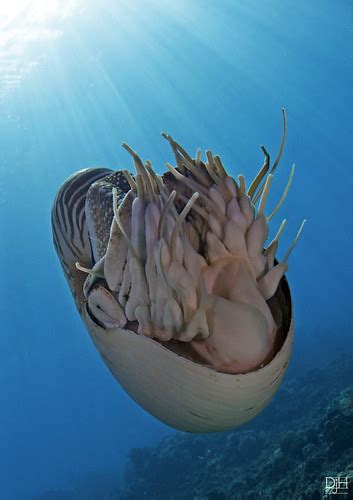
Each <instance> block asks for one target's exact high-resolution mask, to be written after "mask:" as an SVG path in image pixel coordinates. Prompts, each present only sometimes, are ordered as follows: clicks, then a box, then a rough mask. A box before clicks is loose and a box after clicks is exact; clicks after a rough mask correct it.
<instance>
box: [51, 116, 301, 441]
mask: <svg viewBox="0 0 353 500" xmlns="http://www.w3.org/2000/svg"><path fill="white" fill-rule="evenodd" d="M283 117H284V134H283V139H282V144H281V147H280V151H279V153H278V156H277V159H276V161H275V163H274V165H273V166H272V169H271V168H270V159H269V155H268V153H267V152H266V150H265V148H263V151H264V153H265V163H264V165H263V167H262V168H261V170H260V172H259V173H258V174H257V176H256V177H255V179H254V180H253V182H252V183H251V184H250V186H249V187H248V188H246V185H245V179H244V177H243V176H242V175H240V176H239V177H238V180H237V181H235V180H234V179H233V178H232V177H231V176H230V175H228V174H227V172H226V170H225V168H224V167H223V165H222V162H221V160H220V158H219V157H218V156H213V155H212V153H211V152H210V151H207V152H206V158H207V159H206V161H205V162H204V161H202V159H201V152H200V151H198V152H197V154H196V157H195V159H193V158H191V157H190V156H189V155H188V154H187V153H186V151H185V150H184V149H183V148H182V147H181V146H180V145H179V144H178V143H176V142H175V141H174V140H173V139H172V138H171V137H170V136H168V135H165V134H164V137H165V138H166V139H167V140H168V141H169V143H170V145H171V147H172V150H173V152H174V155H175V158H176V166H175V167H173V166H172V165H170V164H167V166H168V168H169V172H167V173H166V174H164V175H163V176H162V177H161V176H159V175H157V174H156V172H155V171H154V170H153V167H152V165H151V163H150V162H149V161H147V162H146V163H145V164H144V163H143V162H142V161H141V159H140V158H139V156H138V155H137V154H136V153H135V152H134V151H133V150H132V149H131V148H130V147H129V146H127V145H126V144H124V147H125V149H127V151H128V152H129V153H130V154H131V155H132V158H133V160H134V164H135V168H136V175H135V176H134V177H133V176H132V175H131V174H130V173H129V172H128V171H126V170H125V171H117V172H114V171H111V170H108V169H103V168H100V169H87V170H83V171H81V172H78V173H77V174H75V175H73V176H72V177H70V178H69V179H68V180H67V181H66V182H65V183H64V185H63V186H62V188H61V189H60V191H59V192H58V194H57V196H56V199H55V202H54V206H53V211H52V222H53V235H54V243H55V247H56V250H57V253H58V255H59V258H60V261H61V263H62V266H63V269H64V272H65V275H66V278H67V280H68V282H69V285H70V287H71V290H72V292H73V295H74V298H75V301H76V305H77V307H78V309H79V312H80V314H81V316H82V318H83V321H84V323H85V325H86V327H87V329H88V331H89V333H90V335H91V337H92V339H93V341H94V343H95V345H96V346H97V348H98V350H99V352H100V353H101V355H102V357H103V359H104V360H105V362H106V363H107V365H108V367H109V368H110V370H111V372H112V373H113V375H114V376H115V377H116V378H117V379H118V381H119V382H120V383H121V385H122V386H123V387H124V388H125V390H126V391H127V392H128V393H129V394H130V395H131V396H132V397H133V398H134V399H135V400H136V401H137V402H138V403H139V404H140V405H141V406H142V407H144V408H145V409H146V410H148V411H149V412H150V413H152V414H153V415H155V416H156V417H157V418H159V419H160V420H162V421H164V422H166V423H167V424H169V425H171V426H173V427H176V428H179V429H183V430H187V431H192V432H210V431H220V430H225V429H228V428H231V427H235V426H237V425H240V424H242V423H244V422H246V421H247V420H249V419H250V418H252V417H254V416H255V415H256V414H257V413H259V412H260V411H261V409H262V408H264V406H265V405H266V404H267V403H268V402H269V401H270V400H271V398H272V396H273V395H274V393H275V392H276V390H277V388H278V387H279V384H280V381H281V380H282V378H283V375H284V372H285V368H286V366H287V363H288V360H289V357H290V352H291V344H292V337H293V313H292V304H291V297H290V292H289V288H288V284H287V281H286V279H285V277H284V273H285V271H286V269H287V263H286V261H287V258H288V256H289V253H290V251H291V250H292V248H293V247H294V244H295V242H296V241H297V239H298V236H299V234H300V232H301V231H299V232H298V234H297V237H296V238H295V240H294V242H293V244H292V246H291V247H290V249H289V250H288V252H287V254H286V256H285V257H284V259H283V260H282V261H281V262H280V263H278V262H277V260H276V259H275V252H276V250H277V247H278V241H279V237H280V234H281V232H282V230H283V228H284V226H285V221H283V223H282V224H281V226H280V228H279V230H278V233H277V235H276V236H275V238H274V239H273V240H272V242H270V243H269V244H268V245H267V246H265V242H266V240H267V238H268V231H269V230H268V222H269V220H270V219H271V218H272V216H273V215H274V214H275V213H276V212H277V210H278V209H279V207H280V205H281V204H282V202H283V200H284V198H285V196H286V194H287V191H288V189H289V186H290V183H291V180H292V177H293V172H294V168H293V169H292V172H291V175H290V179H289V182H288V185H287V187H286V189H285V191H284V193H283V196H282V198H281V199H280V200H279V202H278V204H277V205H276V206H275V207H274V208H273V210H272V212H271V213H270V215H269V216H266V215H265V207H266V202H267V198H268V193H269V189H270V186H271V182H272V179H273V172H274V170H275V168H276V166H277V164H278V162H279V159H280V156H281V152H282V149H283V145H284V139H285V131H286V121H285V113H284V111H283Z"/></svg>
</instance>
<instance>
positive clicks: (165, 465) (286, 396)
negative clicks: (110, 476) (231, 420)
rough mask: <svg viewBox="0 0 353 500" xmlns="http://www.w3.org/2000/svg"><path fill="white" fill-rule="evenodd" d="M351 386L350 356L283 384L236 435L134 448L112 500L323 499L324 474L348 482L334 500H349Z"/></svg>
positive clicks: (185, 437) (191, 437) (165, 441)
mask: <svg viewBox="0 0 353 500" xmlns="http://www.w3.org/2000/svg"><path fill="white" fill-rule="evenodd" d="M352 384H353V353H351V354H346V355H341V356H340V357H339V358H338V359H335V360H334V361H332V362H331V363H330V364H329V365H328V366H326V367H324V368H322V369H312V370H309V371H308V372H307V373H306V374H305V375H304V376H302V377H297V378H291V379H289V380H288V381H286V382H285V383H284V384H283V386H282V388H281V389H280V391H279V393H278V395H277V397H276V398H275V400H274V401H273V403H272V404H271V405H270V406H269V407H268V408H267V409H266V410H265V411H264V412H263V413H262V414H261V415H260V416H258V417H257V418H256V419H255V420H253V421H252V422H251V423H249V424H247V425H245V426H243V427H241V428H239V429H236V430H234V431H232V432H227V433H220V434H214V435H206V436H205V435H202V436H197V435H189V434H184V435H183V434H178V435H176V436H173V437H168V438H165V439H163V440H162V441H161V442H160V443H159V444H158V445H157V446H154V447H152V448H138V449H132V450H131V452H130V455H129V462H128V464H127V467H126V473H125V487H124V489H122V490H121V491H120V493H119V496H118V498H119V499H121V500H138V499H142V498H146V499H150V498H151V499H152V498H153V499H160V500H162V499H163V500H167V499H170V500H172V499H185V500H186V499H193V500H225V499H239V500H243V499H244V500H245V499H254V500H255V499H256V500H257V499H283V500H289V499H296V500H299V499H313V500H314V499H321V498H323V497H324V490H325V484H326V480H325V477H326V476H330V477H338V476H340V477H342V478H345V477H348V478H349V479H348V484H349V483H351V484H350V485H349V488H348V494H347V495H344V496H341V495H339V498H344V499H345V500H348V498H353V385H352ZM330 481H331V480H330ZM330 481H329V484H331V483H332V481H331V482H330ZM342 486H343V484H342ZM349 490H350V491H349ZM341 492H342V493H347V490H346V489H342V490H341ZM331 496H333V498H337V495H330V497H331ZM327 498H329V496H327Z"/></svg>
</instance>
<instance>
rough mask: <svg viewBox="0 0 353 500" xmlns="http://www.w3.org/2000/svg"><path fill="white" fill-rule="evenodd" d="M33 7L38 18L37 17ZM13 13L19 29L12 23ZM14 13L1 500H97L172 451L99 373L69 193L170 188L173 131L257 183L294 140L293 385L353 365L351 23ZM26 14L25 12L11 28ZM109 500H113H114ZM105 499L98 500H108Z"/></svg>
mask: <svg viewBox="0 0 353 500" xmlns="http://www.w3.org/2000/svg"><path fill="white" fill-rule="evenodd" d="M22 4H23V5H22ZM1 9H3V10H4V11H3V12H2V10H1ZM6 9H7V7H1V8H0V14H2V21H1V31H0V144H1V154H0V228H1V236H0V241H1V245H0V255H1V258H0V261H1V268H2V270H1V274H2V279H1V285H2V286H1V300H0V311H1V318H2V321H1V325H2V326H1V353H0V398H1V412H0V424H1V425H0V443H1V447H0V450H1V451H0V488H1V495H0V496H1V498H3V499H5V500H12V499H26V500H27V499H31V498H33V497H34V496H35V495H38V494H40V493H41V492H42V491H44V490H50V489H53V490H54V489H60V488H63V489H65V488H70V487H72V485H74V486H75V485H77V484H85V485H87V487H88V488H92V489H93V488H97V491H101V492H102V495H103V493H105V492H106V491H114V488H116V485H117V484H118V481H119V478H120V475H121V473H122V470H123V467H124V464H125V460H126V454H127V452H128V450H129V449H130V448H131V447H134V446H144V445H145V444H148V443H152V442H155V441H157V440H158V439H159V438H160V437H161V436H163V435H165V434H167V433H172V432H174V431H172V430H170V429H169V428H167V427H166V426H164V425H163V424H161V423H160V422H158V421H156V420H155V419H154V418H153V417H151V416H150V415H148V414H147V413H146V412H144V411H143V410H142V409H140V408H139V407H138V406H137V405H136V404H135V403H134V402H133V401H131V400H130V398H129V397H128V396H127V395H126V394H125V393H124V392H123V390H122V389H121V388H120V387H119V386H118V384H117V383H116V381H115V380H114V379H113V377H112V376H111V375H110V373H109V371H108V370H107V368H106V366H105V365H104V364H103V363H102V361H101V359H100V357H99V355H98V354H97V352H96V351H95V348H94V346H93V345H92V342H91V340H90V338H89V336H88V335H87V333H86V331H85V329H84V326H83V325H82V323H81V320H80V317H79V315H78V314H77V312H76V310H75V307H74V304H73V301H72V298H71V295H70V293H69V290H68V287H67V285H66V282H65V280H64V277H63V275H62V272H61V268H60V266H59V263H58V260H57V256H56V254H55V251H54V248H53V245H52V240H51V224H50V210H51V205H52V202H53V199H54V196H55V194H56V192H57V190H58V188H59V187H60V186H61V184H62V182H63V181H64V180H65V179H66V178H67V177H68V176H69V175H71V174H72V173H74V172H76V171H77V170H79V169H81V168H85V167H90V166H107V167H109V168H114V169H120V168H130V169H132V164H131V159H130V157H129V155H128V154H127V153H126V151H124V150H123V149H122V148H121V146H120V145H121V143H122V142H128V143H129V144H130V145H131V146H132V147H133V148H134V149H135V150H137V151H138V152H139V154H140V155H141V157H142V158H144V159H146V158H149V159H151V161H152V163H153V164H154V166H155V168H156V169H157V170H158V172H160V173H161V172H163V171H164V170H165V167H164V164H165V162H166V161H171V160H172V154H171V151H170V149H169V146H168V144H167V142H166V141H165V140H164V139H163V138H162V137H161V136H160V132H161V131H166V132H168V133H170V134H171V135H172V136H173V137H175V139H176V140H178V141H179V142H180V143H181V144H182V145H183V146H184V147H185V148H186V149H187V150H188V151H191V152H194V151H195V150H196V149H197V148H198V147H201V148H202V150H205V149H208V148H209V149H211V150H212V151H213V152H215V153H218V154H220V155H221V157H222V159H223V162H224V164H225V165H226V166H227V168H228V171H229V172H230V173H231V174H233V175H234V176H236V175H238V174H239V173H244V174H245V177H246V178H247V179H249V178H252V177H253V176H254V175H255V174H256V172H257V171H258V169H259V167H260V166H261V165H262V161H263V158H262V153H261V149H260V147H259V146H260V144H264V145H265V146H266V147H267V149H268V150H269V152H270V153H271V154H272V157H273V158H274V157H275V156H276V154H277V150H278V147H279V144H280V140H281V134H282V118H281V107H282V106H285V108H286V111H287V118H288V136H287V142H286V146H285V150H284V153H283V157H282V160H281V165H280V167H279V169H278V174H276V179H275V182H274V183H273V187H272V193H271V200H274V201H276V200H278V199H279V197H280V196H281V194H282V191H283V189H284V186H285V185H286V182H287V179H288V176H289V172H290V167H291V165H292V163H293V162H295V164H296V173H295V177H294V181H293V185H292V188H291V191H290V193H289V195H288V198H287V199H286V201H285V204H284V206H283V207H282V209H281V211H280V213H279V214H277V215H276V217H275V218H274V219H273V221H272V222H273V223H272V226H271V227H272V233H273V234H274V233H275V232H276V230H277V228H278V226H279V224H280V222H281V220H282V218H283V217H286V218H287V220H288V224H287V228H286V230H285V233H284V234H283V236H282V241H281V247H280V250H279V255H280V256H281V255H284V253H285V251H286V249H287V247H288V246H289V244H290V243H291V241H292V239H293V238H294V236H295V234H296V231H297V229H298V227H299V225H300V223H301V221H302V220H303V219H304V218H307V219H308V222H307V225H306V227H305V231H304V233H303V235H302V238H301V240H300V242H299V243H298V245H297V247H296V248H295V251H294V253H293V254H292V255H291V257H290V261H289V270H288V273H287V276H288V279H289V282H290V285H291V289H292V293H293V297H294V307H295V320H296V340H295V344H294V352H293V358H292V363H291V366H290V370H292V372H293V373H300V372H301V371H302V370H305V369H306V368H307V367H309V366H321V365H322V364H323V363H325V362H326V360H327V359H330V358H331V357H332V356H333V355H334V354H336V353H338V352H341V351H344V350H346V349H352V347H353V339H352V323H353V321H352V299H351V295H352V293H351V286H352V282H353V268H352V254H353V239H352V230H353V226H352V191H353V173H352V172H353V171H352V134H353V126H352V104H353V101H352V88H353V53H352V47H353V6H352V4H351V2H348V1H341V2H337V1H332V0H321V1H318V0H316V1H312V2H306V1H304V0H299V1H296V2H294V1H291V0H283V1H276V0H264V1H261V2H259V1H254V0H249V1H246V2H245V1H238V0H220V1H217V2H216V1H211V0H190V1H187V0H178V1H177V2H172V1H170V0H166V1H164V2H158V1H157V0H146V1H143V0H141V1H137V0H135V1H128V0H120V1H114V0H101V1H93V0H92V1H90V2H83V0H82V1H79V0H78V1H67V2H55V1H54V0H52V1H50V2H46V3H44V2H39V1H37V2H36V1H33V2H25V1H23V2H22V3H21V2H18V1H17V2H13V5H12V6H11V7H8V9H9V11H7V10H6ZM11 9H12V10H11ZM99 488H101V489H99ZM97 498H99V496H97Z"/></svg>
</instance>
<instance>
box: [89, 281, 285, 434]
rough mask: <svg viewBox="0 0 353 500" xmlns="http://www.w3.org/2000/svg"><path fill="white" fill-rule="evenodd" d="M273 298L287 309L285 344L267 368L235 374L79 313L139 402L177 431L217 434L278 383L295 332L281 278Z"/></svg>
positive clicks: (256, 409)
mask: <svg viewBox="0 0 353 500" xmlns="http://www.w3.org/2000/svg"><path fill="white" fill-rule="evenodd" d="M276 296H277V298H279V302H280V303H281V304H282V307H284V308H285V309H287V311H285V315H287V316H288V317H287V318H284V323H289V328H288V331H287V332H286V335H285V340H284V343H283V345H282V347H281V348H280V350H279V352H278V353H277V354H276V356H275V357H274V358H273V359H272V361H271V362H270V363H268V364H267V365H266V366H264V367H263V368H260V369H259V370H257V371H255V372H250V373H246V374H238V375H227V374H224V373H219V372H216V371H215V370H213V369H210V368H208V367H205V366H202V365H199V364H196V363H194V362H193V361H189V360H188V359H185V358H184V357H181V356H179V355H177V354H175V353H174V352H172V351H170V350H169V349H166V348H165V347H163V346H162V345H161V344H160V343H158V342H156V341H154V340H152V339H150V338H147V337H144V336H142V335H137V334H136V333H134V332H132V331H130V330H125V329H121V328H118V329H115V330H110V331H109V333H107V331H106V330H104V329H103V328H100V327H99V326H97V325H96V324H95V323H94V322H93V321H92V320H91V319H90V317H89V315H88V314H87V313H85V312H84V313H83V314H82V316H83V320H84V322H85V324H86V327H87V329H88V331H89V332H90V335H91V337H92V340H93V342H94V343H95V345H96V347H97V349H98V351H99V352H100V354H101V356H102V357H103V359H104V361H105V362H106V364H107V365H108V367H109V369H110V371H111V372H112V374H113V375H114V377H115V378H116V379H117V380H118V381H119V383H120V384H121V386H122V387H123V388H124V389H125V391H126V392H127V393H128V394H129V395H130V396H131V397H132V398H133V399H134V400H135V401H136V402H137V403H138V404H139V405H141V406H142V407H143V408H144V409H145V410H147V411H148V412H149V413H151V414H152V415H154V416H155V417H156V418H158V419H159V420H161V421H162V422H164V423H166V424H168V425H170V426H172V427H175V428H176V429H180V430H183V431H189V432H216V431H225V430H227V429H231V428H234V427H237V426H239V425H241V424H243V423H245V422H247V421H248V420H250V419H252V418H253V417H255V416H256V415H257V414H258V413H260V412H261V410H262V409H263V408H264V407H265V406H266V405H267V404H268V403H269V402H270V401H271V399H272V398H273V396H274V394H275V393H276V391H277V389H278V387H279V386H280V384H281V381H282V379H283V377H284V374H285V371H286V367H287V364H288V361H289V358H290V354H291V349H292V341H293V333H294V324H293V318H292V305H291V303H290V295H289V289H288V285H287V282H286V280H285V279H283V280H282V283H281V285H280V287H279V290H278V291H277V293H276ZM285 303H286V304H285ZM282 312H283V311H282Z"/></svg>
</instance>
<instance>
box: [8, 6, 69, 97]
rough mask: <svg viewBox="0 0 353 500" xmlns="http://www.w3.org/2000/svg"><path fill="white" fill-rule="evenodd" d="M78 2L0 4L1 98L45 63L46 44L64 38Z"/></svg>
mask: <svg viewBox="0 0 353 500" xmlns="http://www.w3.org/2000/svg"><path fill="white" fill-rule="evenodd" d="M77 7H78V1H77V0H13V1H10V2H4V3H1V4H0V98H1V97H5V96H6V95H8V93H9V92H11V90H14V89H15V88H17V87H18V86H19V85H20V83H21V81H22V79H23V78H24V76H25V75H26V74H28V73H29V72H30V71H31V70H32V69H33V68H35V67H36V66H38V64H39V63H40V62H41V61H42V60H43V58H44V55H43V53H42V50H41V49H42V47H43V44H45V43H47V42H49V41H50V40H54V39H56V38H59V37H60V36H61V35H62V30H61V24H62V22H63V20H65V19H67V18H68V17H70V16H71V15H72V14H73V13H74V11H75V10H76V9H77Z"/></svg>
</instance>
